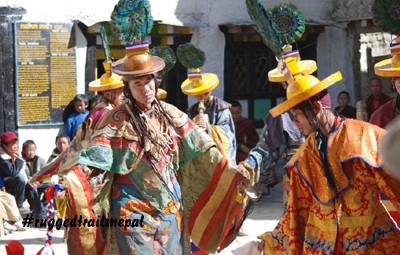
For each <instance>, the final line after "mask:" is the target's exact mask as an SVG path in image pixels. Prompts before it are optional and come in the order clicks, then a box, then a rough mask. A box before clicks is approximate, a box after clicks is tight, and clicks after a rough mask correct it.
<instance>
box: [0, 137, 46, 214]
mask: <svg viewBox="0 0 400 255" xmlns="http://www.w3.org/2000/svg"><path fill="white" fill-rule="evenodd" d="M0 175H1V176H2V178H3V180H4V187H5V189H6V191H7V192H8V193H10V194H11V195H13V196H14V197H15V200H16V202H17V207H18V209H19V212H20V213H21V214H27V213H30V211H29V210H27V209H26V208H24V207H23V202H24V200H25V197H26V198H27V199H28V203H29V205H30V207H31V209H32V208H33V211H34V214H35V217H36V218H44V217H45V215H44V208H43V206H42V204H41V203H40V198H39V194H38V192H37V190H36V186H37V183H31V182H28V178H27V176H26V172H25V162H24V160H23V159H22V158H21V157H20V156H19V146H18V137H17V135H16V134H15V133H13V132H5V133H3V134H2V135H1V148H0Z"/></svg>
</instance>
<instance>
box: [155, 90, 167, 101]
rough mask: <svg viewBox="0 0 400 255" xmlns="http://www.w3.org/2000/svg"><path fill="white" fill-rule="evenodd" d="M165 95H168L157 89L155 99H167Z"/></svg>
mask: <svg viewBox="0 0 400 255" xmlns="http://www.w3.org/2000/svg"><path fill="white" fill-rule="evenodd" d="M167 94H168V93H167V91H165V90H163V89H160V88H158V89H157V97H158V98H159V99H166V98H167Z"/></svg>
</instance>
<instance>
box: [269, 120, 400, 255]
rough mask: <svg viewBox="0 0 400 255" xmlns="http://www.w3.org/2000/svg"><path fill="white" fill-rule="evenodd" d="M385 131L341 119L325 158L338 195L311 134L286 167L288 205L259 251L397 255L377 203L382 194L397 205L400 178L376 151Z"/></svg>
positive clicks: (396, 234)
mask: <svg viewBox="0 0 400 255" xmlns="http://www.w3.org/2000/svg"><path fill="white" fill-rule="evenodd" d="M383 134H384V131H383V130H382V129H380V128H378V127H376V126H372V125H370V124H367V123H363V122H360V121H357V120H353V119H346V120H344V121H343V120H342V121H341V122H338V123H337V127H336V129H335V130H334V131H333V132H332V134H330V136H329V140H328V162H329V165H330V169H331V172H332V176H333V179H334V181H335V183H336V186H337V190H338V193H337V194H335V192H334V191H333V190H332V189H331V188H330V187H329V185H328V181H327V179H326V178H325V174H324V169H323V167H322V162H321V160H320V156H319V152H318V150H317V148H316V146H315V144H316V141H315V138H314V136H313V135H310V136H309V137H308V138H307V140H306V142H305V143H304V144H303V145H302V146H301V147H300V149H299V151H298V152H297V153H296V154H295V155H294V156H293V158H292V159H291V160H290V161H289V162H288V164H287V165H286V170H287V173H288V175H289V177H290V193H289V201H288V207H287V209H286V212H285V214H284V215H283V218H282V219H281V221H280V222H279V224H278V225H277V227H276V228H275V229H274V230H273V231H272V232H267V233H265V234H263V235H262V239H264V240H265V247H264V254H352V255H354V254H398V248H399V243H400V231H399V230H398V229H397V227H396V225H395V223H394V222H393V221H392V219H391V218H390V217H389V214H388V213H387V211H386V209H385V207H384V206H383V205H382V203H381V201H380V197H379V194H380V192H381V191H382V192H384V193H385V194H386V195H387V196H388V197H389V199H390V200H391V201H392V202H393V204H394V206H395V207H396V208H397V210H399V208H400V189H399V187H400V181H399V180H396V179H394V178H393V177H391V176H390V175H389V174H388V173H387V172H386V171H385V169H384V168H382V160H381V158H380V157H379V155H378V153H377V141H379V139H380V137H381V136H382V135H383Z"/></svg>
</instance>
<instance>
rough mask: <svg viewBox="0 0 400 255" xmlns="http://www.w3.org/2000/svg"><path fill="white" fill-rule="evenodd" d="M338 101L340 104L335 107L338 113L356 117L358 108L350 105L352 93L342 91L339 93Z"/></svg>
mask: <svg viewBox="0 0 400 255" xmlns="http://www.w3.org/2000/svg"><path fill="white" fill-rule="evenodd" d="M337 102H338V104H339V106H338V107H336V108H335V111H337V113H338V114H340V115H342V116H344V117H346V118H352V119H356V116H357V110H356V108H355V107H353V106H351V105H349V103H350V94H349V92H347V91H342V92H340V93H339V95H338V97H337Z"/></svg>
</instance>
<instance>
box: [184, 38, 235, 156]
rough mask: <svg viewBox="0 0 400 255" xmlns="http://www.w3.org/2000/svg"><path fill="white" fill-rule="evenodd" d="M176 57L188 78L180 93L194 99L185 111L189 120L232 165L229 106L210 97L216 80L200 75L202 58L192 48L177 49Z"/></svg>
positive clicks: (232, 139)
mask: <svg viewBox="0 0 400 255" xmlns="http://www.w3.org/2000/svg"><path fill="white" fill-rule="evenodd" d="M177 55H178V59H179V60H180V61H181V63H182V64H183V66H185V67H186V68H188V78H187V79H186V80H185V81H183V83H182V85H181V89H182V92H183V93H184V94H185V95H188V96H194V97H196V99H197V101H198V102H197V103H196V104H194V105H192V106H191V107H189V109H188V110H187V113H188V115H189V117H190V118H191V119H193V121H194V122H195V123H196V124H197V125H198V126H199V127H201V128H203V129H204V130H205V131H206V132H207V133H208V134H209V135H210V136H211V137H212V138H213V140H214V141H215V143H216V144H217V147H218V149H219V150H220V151H221V153H222V154H223V155H224V156H227V157H229V159H230V160H231V162H232V163H233V164H236V138H235V124H234V122H233V118H232V114H231V112H230V111H229V107H230V106H231V105H230V104H229V103H227V102H225V101H224V100H222V99H220V98H218V97H215V96H213V95H211V91H212V90H213V89H215V88H216V87H217V86H218V84H219V79H218V76H217V75H216V74H214V73H202V72H201V70H200V68H201V67H202V66H203V65H204V62H205V59H206V58H205V54H204V52H203V51H201V50H200V49H198V48H196V47H195V46H194V45H193V44H190V43H188V44H182V45H179V47H178V50H177Z"/></svg>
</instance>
